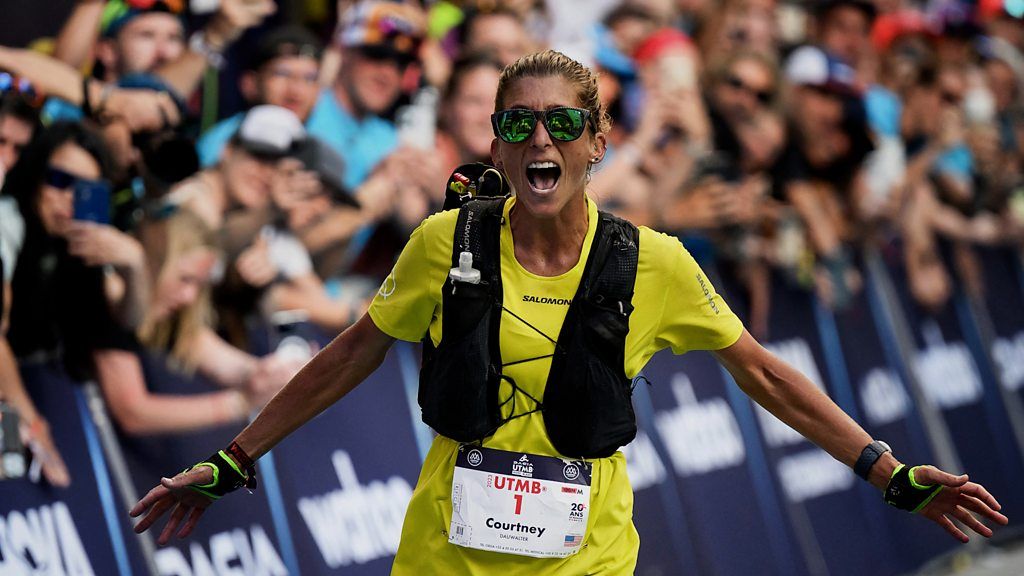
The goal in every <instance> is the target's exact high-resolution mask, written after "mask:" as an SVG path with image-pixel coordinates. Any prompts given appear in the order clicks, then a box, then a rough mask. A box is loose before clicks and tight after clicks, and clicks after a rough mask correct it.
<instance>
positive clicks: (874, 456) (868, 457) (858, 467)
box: [853, 440, 892, 480]
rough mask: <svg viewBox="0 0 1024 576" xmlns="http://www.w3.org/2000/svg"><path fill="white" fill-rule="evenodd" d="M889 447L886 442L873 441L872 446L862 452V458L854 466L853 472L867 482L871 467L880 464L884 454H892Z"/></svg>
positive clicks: (866, 447)
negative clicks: (879, 460)
mask: <svg viewBox="0 0 1024 576" xmlns="http://www.w3.org/2000/svg"><path fill="white" fill-rule="evenodd" d="M891 451H892V450H891V449H890V448H889V445H888V444H886V443H885V442H880V441H878V440H874V441H872V442H871V443H870V444H868V445H867V446H865V447H864V450H862V451H861V453H860V457H859V458H857V462H856V463H854V465H853V471H854V472H855V473H856V474H857V476H860V477H861V478H863V479H865V480H867V479H868V473H870V472H871V467H872V466H874V465H875V462H878V459H879V458H881V457H882V454H885V453H886V452H891Z"/></svg>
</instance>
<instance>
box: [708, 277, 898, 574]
mask: <svg viewBox="0 0 1024 576" xmlns="http://www.w3.org/2000/svg"><path fill="white" fill-rule="evenodd" d="M724 280H725V282H724V288H725V292H726V293H727V294H728V302H729V304H730V306H732V307H733V309H734V310H735V311H736V312H737V313H738V314H740V317H741V318H743V319H744V320H746V318H745V316H746V310H747V309H748V307H747V303H746V301H745V299H746V291H745V289H744V288H742V286H741V285H740V283H739V282H738V281H735V280H733V279H730V278H729V277H726V278H724ZM770 285H771V295H770V307H769V311H768V319H767V331H768V334H767V337H766V338H763V339H762V342H761V343H762V344H763V345H764V346H765V348H767V349H768V350H770V351H771V352H773V353H774V354H775V355H777V356H778V357H780V358H781V359H782V360H784V361H786V362H787V363H789V364H790V365H792V366H793V367H795V368H796V369H797V370H799V371H800V372H801V373H803V374H804V375H805V376H807V377H808V379H810V381H811V382H812V383H814V385H815V386H817V387H818V388H820V389H821V390H822V391H824V392H825V393H826V394H828V395H829V396H830V397H832V399H833V400H834V401H836V402H837V404H839V405H840V406H841V407H843V408H844V409H846V410H847V411H851V409H853V408H854V407H853V406H850V405H849V404H850V403H849V402H848V399H849V398H850V395H851V394H850V388H849V385H848V379H847V375H846V372H845V369H844V367H843V366H841V365H840V362H837V360H838V361H841V358H839V356H838V355H837V354H836V353H835V352H834V351H831V354H830V355H828V356H827V355H826V349H825V347H824V345H823V340H822V332H821V329H822V328H828V329H830V330H834V327H833V326H830V325H827V323H828V316H827V314H828V313H827V311H823V310H822V309H821V308H820V307H817V304H816V302H815V299H814V297H813V296H812V294H810V293H809V292H807V291H806V290H803V289H802V288H800V287H798V286H795V285H794V284H793V283H792V282H791V281H790V280H788V279H787V278H786V277H784V276H783V275H782V274H781V273H779V272H776V271H773V272H772V277H771V280H770ZM823 321H825V324H826V325H825V326H823V325H822V322H823ZM830 361H831V362H830ZM749 403H750V405H751V407H752V410H753V412H754V414H755V417H756V421H757V428H758V431H759V432H760V436H761V439H762V446H763V450H764V456H765V458H766V460H767V464H768V467H769V468H770V469H771V470H772V472H773V475H774V477H773V480H774V481H775V482H776V493H777V494H778V498H779V499H780V501H781V507H782V509H783V510H785V514H786V517H787V519H788V521H789V525H790V532H791V533H792V534H793V537H794V540H795V542H796V544H797V546H798V549H799V551H800V552H799V554H800V556H801V557H802V558H803V559H804V563H805V565H806V566H807V569H808V570H809V571H810V572H812V573H814V572H819V571H822V570H825V571H827V573H830V574H883V573H889V572H892V570H893V568H892V566H891V563H892V561H893V560H892V558H893V556H894V555H895V554H896V551H895V550H892V549H891V545H890V544H888V543H887V542H885V541H884V538H883V537H882V535H880V534H879V533H878V529H877V528H878V527H877V525H876V522H877V520H876V517H877V516H876V511H877V509H875V510H874V511H873V510H872V507H874V506H881V505H880V504H878V503H876V502H875V500H876V499H877V494H873V493H872V492H871V490H870V489H869V488H868V487H867V486H866V485H865V484H864V483H863V481H862V480H861V479H860V478H858V477H857V476H856V475H855V474H854V473H853V471H852V470H851V469H850V468H848V467H847V466H846V465H844V464H842V463H840V462H838V461H836V460H835V459H833V458H832V457H831V456H830V455H829V454H827V453H826V452H824V451H823V450H821V449H819V448H818V447H816V446H814V445H813V444H812V443H811V442H809V441H807V440H805V439H804V438H803V436H801V435H800V434H799V433H798V432H796V431H795V430H793V429H792V428H790V427H789V426H787V425H786V424H784V423H783V422H782V421H780V420H779V419H777V418H776V417H775V416H773V415H772V414H771V413H770V412H768V411H767V410H765V409H764V408H761V406H760V405H758V404H756V403H755V402H753V400H750V401H749ZM840 518H841V519H842V523H843V530H836V529H835V526H836V524H835V523H836V520H837V519H840ZM866 549H871V550H884V551H885V552H881V553H879V554H864V552H863V551H864V550H866Z"/></svg>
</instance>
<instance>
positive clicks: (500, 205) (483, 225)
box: [452, 196, 508, 281]
mask: <svg viewBox="0 0 1024 576" xmlns="http://www.w3.org/2000/svg"><path fill="white" fill-rule="evenodd" d="M506 200H508V198H507V197H503V196H499V197H481V198H474V199H472V200H469V201H468V202H466V203H465V204H463V205H462V207H461V208H459V218H458V220H457V221H456V224H455V238H454V239H453V242H452V267H453V268H457V267H458V266H459V254H461V253H462V252H464V251H468V252H470V253H471V254H473V266H474V267H475V268H477V269H478V270H480V273H481V276H483V278H484V279H485V280H487V281H491V280H493V279H494V278H495V275H496V274H497V275H500V274H501V266H500V264H499V255H500V254H499V250H500V247H499V241H500V237H501V224H502V218H503V211H504V207H505V201H506ZM499 280H500V278H499Z"/></svg>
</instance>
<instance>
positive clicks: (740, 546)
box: [630, 351, 804, 575]
mask: <svg viewBox="0 0 1024 576" xmlns="http://www.w3.org/2000/svg"><path fill="white" fill-rule="evenodd" d="M644 374H645V375H646V377H647V378H648V379H649V380H650V381H651V386H650V389H649V393H650V398H651V403H652V405H653V414H652V420H653V422H652V423H651V424H653V426H652V427H653V432H652V434H651V437H652V438H654V439H655V441H656V442H657V443H658V444H659V445H660V446H663V447H664V450H663V451H664V453H665V454H666V457H665V458H664V466H665V467H667V468H668V470H669V472H670V473H671V474H672V477H671V479H672V483H673V484H674V486H675V487H676V494H675V497H676V498H678V500H679V502H681V503H682V506H681V509H680V510H679V511H678V512H677V514H679V516H680V517H679V518H669V519H668V521H669V522H685V526H686V528H687V536H688V537H689V542H688V544H687V546H686V548H684V552H687V553H691V554H693V555H694V558H693V559H692V560H688V563H689V565H691V566H692V565H695V566H696V567H697V569H698V570H697V571H693V570H690V571H687V572H666V573H699V574H785V575H789V574H800V573H804V570H803V567H802V566H799V561H798V560H796V554H795V550H794V549H793V547H792V543H791V542H790V541H789V539H788V535H787V534H786V531H785V530H784V520H783V518H782V517H781V514H780V512H779V509H778V506H777V503H776V501H775V500H774V495H773V494H772V491H771V489H770V485H771V479H770V478H768V477H767V473H766V469H764V468H763V461H761V459H759V454H753V455H752V454H749V450H750V447H751V445H752V444H751V443H750V442H748V441H747V439H746V438H744V431H743V429H742V428H743V427H742V426H741V424H740V422H739V421H738V419H737V416H736V414H735V413H734V411H733V407H732V406H731V405H730V403H729V399H728V398H729V391H728V389H727V386H729V385H728V384H727V383H726V380H725V378H724V376H723V372H722V370H721V368H720V367H719V365H718V362H717V361H716V360H715V359H714V357H713V356H711V355H710V354H708V353H703V352H693V353H689V354H686V355H684V356H681V357H677V356H673V355H672V354H671V353H670V352H668V351H664V352H661V353H659V354H657V355H655V357H654V358H653V359H652V360H651V361H650V362H649V363H648V364H647V367H646V368H645V369H644ZM641 424H642V425H643V424H645V422H644V421H643V420H641ZM646 427H647V426H645V428H646ZM755 445H756V444H755ZM759 462H760V464H761V465H762V466H761V469H760V471H759V470H758V466H757V464H758V463H759ZM630 476H631V477H632V476H633V474H632V473H631V475H630ZM662 514H664V512H663V513H662ZM637 518H638V521H637V528H638V529H639V530H640V534H641V544H642V545H641V554H643V552H642V551H643V543H644V542H645V540H643V538H644V537H647V534H645V528H646V527H645V526H644V522H645V521H646V520H647V518H646V517H640V516H639V515H638V516H637ZM751 542H758V543H760V545H759V546H758V547H757V549H756V551H755V550H752V549H751V548H750V543H751ZM737 550H746V551H747V553H743V554H738V553H737ZM795 564H796V565H795Z"/></svg>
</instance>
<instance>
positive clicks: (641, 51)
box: [633, 28, 693, 64]
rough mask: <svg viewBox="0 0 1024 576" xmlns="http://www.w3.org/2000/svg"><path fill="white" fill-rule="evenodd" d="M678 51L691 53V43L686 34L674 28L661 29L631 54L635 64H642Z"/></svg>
mask: <svg viewBox="0 0 1024 576" xmlns="http://www.w3.org/2000/svg"><path fill="white" fill-rule="evenodd" d="M678 49H682V50H685V51H691V50H693V42H692V41H691V40H690V38H689V37H688V36H687V35H686V34H683V33H682V32H680V31H679V30H676V29H675V28H662V29H661V30H658V31H657V32H655V33H654V34H651V35H650V36H648V37H647V39H646V40H644V41H643V42H641V43H640V46H638V47H637V49H636V52H634V53H633V60H635V61H636V63H637V64H644V63H645V62H648V61H650V60H654V59H655V58H658V57H660V56H662V55H663V54H665V53H666V52H669V51H671V50H678Z"/></svg>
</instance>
